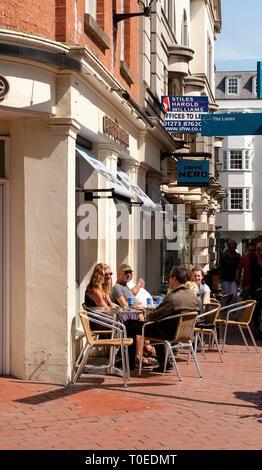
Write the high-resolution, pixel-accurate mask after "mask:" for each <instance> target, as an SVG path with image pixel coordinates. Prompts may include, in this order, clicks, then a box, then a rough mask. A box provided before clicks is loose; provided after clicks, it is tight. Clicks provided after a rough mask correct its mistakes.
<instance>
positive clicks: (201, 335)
mask: <svg viewBox="0 0 262 470" xmlns="http://www.w3.org/2000/svg"><path fill="white" fill-rule="evenodd" d="M199 342H200V346H201V350H202V353H203V355H204V358H205V359H206V353H205V344H204V334H203V332H202V331H201V332H200V335H199ZM195 353H196V351H195Z"/></svg>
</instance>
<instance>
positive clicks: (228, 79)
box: [226, 75, 240, 95]
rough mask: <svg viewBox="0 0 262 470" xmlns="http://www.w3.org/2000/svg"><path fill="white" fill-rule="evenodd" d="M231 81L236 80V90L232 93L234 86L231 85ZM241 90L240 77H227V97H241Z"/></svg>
mask: <svg viewBox="0 0 262 470" xmlns="http://www.w3.org/2000/svg"><path fill="white" fill-rule="evenodd" d="M230 80H236V90H237V91H231V89H232V88H233V86H234V85H232V84H230ZM239 88H240V77H237V76H235V75H232V76H228V77H226V94H227V95H239Z"/></svg>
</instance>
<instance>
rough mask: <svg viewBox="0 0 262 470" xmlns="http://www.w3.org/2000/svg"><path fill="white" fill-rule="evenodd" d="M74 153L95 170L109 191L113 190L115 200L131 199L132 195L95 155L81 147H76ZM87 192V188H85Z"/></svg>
mask: <svg viewBox="0 0 262 470" xmlns="http://www.w3.org/2000/svg"><path fill="white" fill-rule="evenodd" d="M76 151H77V152H78V153H79V155H80V156H81V157H83V158H84V159H85V160H86V161H87V163H89V164H90V165H91V166H92V167H93V168H94V170H96V171H97V172H98V173H99V174H100V175H102V176H103V178H105V180H106V181H108V182H109V183H110V185H111V189H112V190H113V196H114V195H115V197H116V198H117V196H118V195H119V196H120V197H121V196H122V197H124V198H127V199H132V197H133V196H132V194H131V193H130V192H129V191H128V190H127V189H126V188H125V186H124V185H123V184H122V183H121V182H120V181H119V180H118V179H117V178H116V177H115V176H114V175H112V173H111V172H110V171H109V170H108V168H107V167H106V166H105V165H104V164H103V163H102V162H100V160H98V159H97V158H96V157H95V155H93V154H92V152H90V150H88V149H86V148H84V147H81V146H80V145H78V144H77V145H76ZM87 191H88V188H87Z"/></svg>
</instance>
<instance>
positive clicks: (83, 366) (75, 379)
mask: <svg viewBox="0 0 262 470" xmlns="http://www.w3.org/2000/svg"><path fill="white" fill-rule="evenodd" d="M91 349H92V346H90V345H89V346H88V347H87V348H86V351H85V354H84V357H83V359H82V361H81V364H80V365H79V367H78V369H77V371H76V373H75V375H74V377H73V380H72V381H71V382H70V385H72V384H74V383H75V382H76V381H77V379H78V378H79V376H80V375H81V374H82V371H83V369H84V368H85V366H86V362H87V359H88V355H89V352H90V350H91Z"/></svg>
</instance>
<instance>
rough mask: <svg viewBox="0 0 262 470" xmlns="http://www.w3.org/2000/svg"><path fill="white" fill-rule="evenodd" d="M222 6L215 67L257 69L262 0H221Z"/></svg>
mask: <svg viewBox="0 0 262 470" xmlns="http://www.w3.org/2000/svg"><path fill="white" fill-rule="evenodd" d="M221 8H222V32H221V33H220V34H218V35H217V40H216V41H215V64H216V69H217V70H218V71H223V70H229V71H231V70H256V68H257V61H258V60H262V0H249V1H248V2H247V1H246V0H221Z"/></svg>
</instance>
